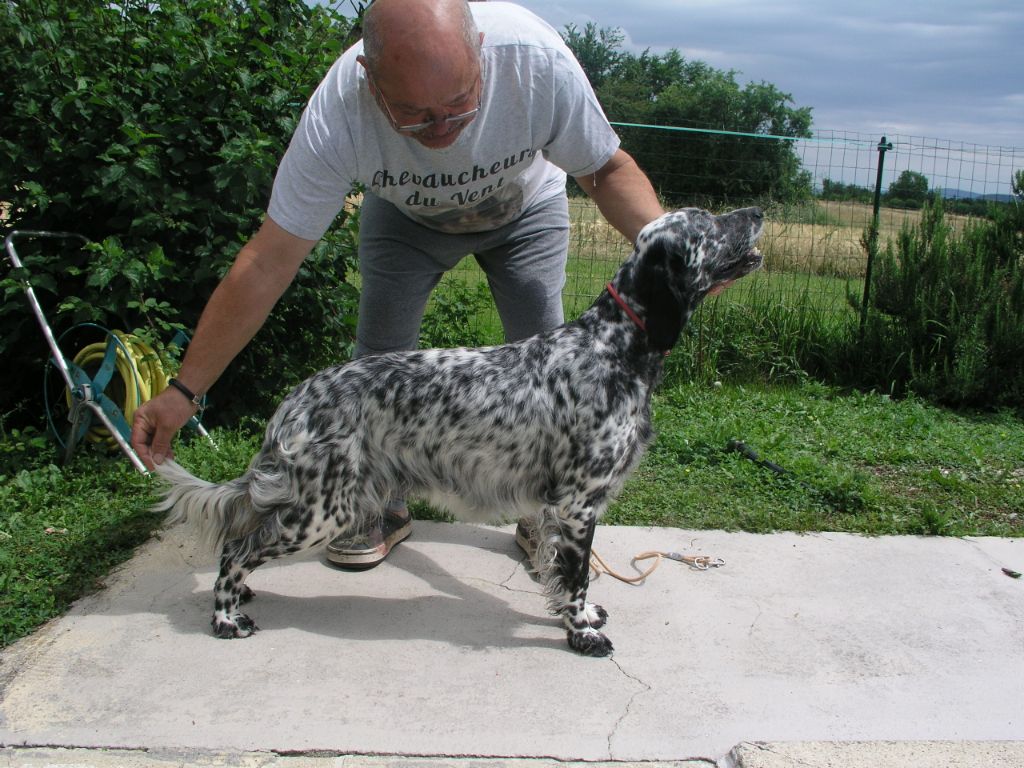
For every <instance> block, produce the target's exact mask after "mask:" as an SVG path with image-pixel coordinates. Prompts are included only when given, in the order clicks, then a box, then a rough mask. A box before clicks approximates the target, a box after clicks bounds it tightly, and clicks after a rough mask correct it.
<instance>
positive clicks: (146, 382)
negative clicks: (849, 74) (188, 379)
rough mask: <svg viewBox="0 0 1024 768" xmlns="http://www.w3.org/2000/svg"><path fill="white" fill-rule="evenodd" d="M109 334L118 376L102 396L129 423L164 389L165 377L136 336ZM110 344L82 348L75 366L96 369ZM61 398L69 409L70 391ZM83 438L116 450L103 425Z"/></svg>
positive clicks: (156, 358) (157, 360)
mask: <svg viewBox="0 0 1024 768" xmlns="http://www.w3.org/2000/svg"><path fill="white" fill-rule="evenodd" d="M110 333H111V335H112V336H113V337H114V339H115V340H116V341H115V343H116V344H117V347H116V360H115V367H116V371H117V373H116V376H114V377H113V378H111V381H110V385H108V388H107V390H106V392H105V394H106V396H107V397H109V398H110V399H111V400H112V401H113V402H114V404H115V405H117V406H118V408H120V410H121V413H123V414H124V418H125V420H126V421H127V422H128V423H129V424H131V423H132V416H133V414H134V413H135V411H136V409H137V408H138V407H139V406H140V405H142V404H143V403H145V402H146V401H147V400H150V399H151V398H153V397H155V396H156V395H158V394H160V393H161V392H163V391H164V390H165V389H166V388H167V378H168V376H167V372H166V371H164V368H163V365H161V363H160V356H159V355H158V354H157V353H156V351H155V350H154V349H153V348H152V347H151V346H149V345H148V344H146V343H145V342H144V341H142V340H141V339H140V338H139V337H138V336H134V335H132V334H128V333H123V332H121V331H111V332H110ZM109 343H110V342H109V341H107V342H97V343H95V344H89V345H88V346H86V347H83V348H82V349H81V350H80V351H79V352H78V354H77V355H75V358H74V361H73V362H74V364H75V365H76V366H78V367H79V368H81V369H82V370H86V371H88V370H92V369H94V368H98V367H99V366H100V365H101V364H102V362H103V359H104V357H105V356H106V354H107V346H108V344H109ZM118 384H120V386H118ZM64 396H65V399H66V401H67V404H68V407H69V408H71V407H72V400H71V392H70V391H66V390H65V393H64ZM86 439H87V440H89V441H90V442H92V443H104V444H106V445H107V446H108V447H110V448H117V445H118V444H117V441H116V440H115V439H114V437H113V435H111V434H110V432H109V430H107V428H106V427H104V426H93V427H91V428H90V429H89V431H88V432H87V433H86Z"/></svg>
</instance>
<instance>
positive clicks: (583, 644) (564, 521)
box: [543, 508, 612, 656]
mask: <svg viewBox="0 0 1024 768" xmlns="http://www.w3.org/2000/svg"><path fill="white" fill-rule="evenodd" d="M596 523H597V512H596V510H593V509H589V508H588V509H584V510H581V511H577V512H574V513H571V514H567V515H559V519H558V521H557V525H558V532H557V533H556V534H555V535H550V534H549V535H548V536H546V537H545V539H546V541H545V542H544V543H545V544H546V545H547V546H548V547H551V548H552V551H551V554H550V556H549V557H548V558H547V562H548V567H547V568H546V569H545V571H546V572H545V573H544V574H543V579H544V584H545V591H546V592H547V595H548V606H549V608H550V609H551V612H552V613H555V614H557V615H560V616H561V617H562V621H564V622H565V626H566V629H567V635H566V637H567V639H568V641H569V647H570V648H572V649H573V650H574V651H578V652H579V653H582V654H583V655H585V656H607V655H608V654H609V653H611V652H612V642H611V640H609V639H608V638H607V637H605V636H604V635H603V634H602V633H601V632H599V631H598V629H599V628H600V627H602V626H604V624H605V622H606V621H607V620H608V612H607V611H605V609H604V608H602V607H601V606H599V605H595V604H593V603H588V602H587V587H588V586H589V585H590V548H591V545H592V544H593V542H594V528H595V525H596Z"/></svg>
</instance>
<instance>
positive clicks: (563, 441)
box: [159, 208, 762, 656]
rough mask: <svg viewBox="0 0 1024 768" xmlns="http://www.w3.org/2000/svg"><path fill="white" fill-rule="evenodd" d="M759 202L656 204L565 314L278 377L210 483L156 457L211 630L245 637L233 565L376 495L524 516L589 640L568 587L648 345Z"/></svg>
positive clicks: (735, 241) (641, 418) (591, 613)
mask: <svg viewBox="0 0 1024 768" xmlns="http://www.w3.org/2000/svg"><path fill="white" fill-rule="evenodd" d="M761 229H762V214H761V211H760V210H758V209H756V208H745V209H742V210H738V211H734V212H732V213H727V214H724V215H721V216H715V215H712V214H710V213H708V212H706V211H702V210H698V209H693V208H691V209H685V210H681V211H675V212H673V213H668V214H665V215H664V216H662V217H660V218H659V219H656V220H655V221H653V222H651V223H650V224H649V225H648V226H646V227H645V228H644V229H643V231H642V232H641V233H640V235H639V237H638V238H637V244H636V248H635V249H634V251H633V254H632V255H631V256H630V258H629V259H628V260H627V261H626V262H625V264H623V265H622V267H621V268H620V269H619V271H618V274H617V275H616V276H615V278H614V279H613V280H612V281H611V282H610V283H609V284H608V288H607V290H606V291H604V292H603V293H602V294H601V296H600V297H598V299H597V301H596V302H595V303H594V304H593V306H591V307H590V309H588V310H587V311H586V312H585V313H584V314H583V315H582V316H581V317H580V318H579V319H578V320H576V321H575V322H572V323H568V324H566V325H563V326H560V327H559V328H556V329H554V330H552V331H550V332H548V333H542V334H540V335H537V336H533V337H531V338H528V339H525V340H524V341H520V342H517V343H514V344H505V345H502V346H497V347H487V348H483V349H446V350H445V349H436V350H427V351H417V352H398V353H391V354H383V355H377V356H374V357H365V358H361V359H359V360H355V361H353V362H350V363H347V364H345V365H340V366H337V367H335V368H329V369H327V370H325V371H321V372H320V373H317V374H315V375H314V376H312V377H311V378H309V379H307V380H306V381H304V382H303V383H302V384H300V385H299V386H298V387H297V388H296V389H295V390H294V391H292V392H291V394H289V395H288V396H287V397H286V398H285V400H284V402H282V403H281V406H280V407H279V408H278V410H277V412H276V413H275V414H274V416H273V418H272V419H271V420H270V423H269V424H268V426H267V432H266V436H265V439H264V441H263V446H262V447H261V448H260V451H259V453H257V454H256V456H255V457H254V458H253V460H252V463H251V465H250V467H249V469H248V470H247V471H246V472H245V474H244V475H242V476H241V477H239V478H238V479H236V480H232V481H230V482H227V483H223V484H221V485H214V484H211V483H207V482H205V481H202V480H199V479H198V478H195V477H193V476H192V475H190V474H189V473H188V472H186V471H185V470H184V469H182V468H181V467H180V466H178V465H177V464H174V463H173V462H166V463H164V464H163V465H161V466H160V467H159V473H160V474H161V475H162V476H163V477H164V478H165V479H166V480H168V481H170V483H171V487H170V489H169V490H168V491H167V495H166V497H165V498H164V500H163V502H162V503H161V505H160V508H161V509H165V510H166V509H171V508H173V509H174V511H175V514H174V518H175V519H192V520H195V521H198V522H199V523H200V525H201V526H202V527H204V528H205V531H206V533H207V534H208V535H210V536H211V538H213V539H215V540H217V541H218V542H221V543H223V554H222V555H221V560H220V573H219V576H218V578H217V582H216V585H215V587H214V594H215V603H214V608H215V610H214V613H213V630H214V633H215V634H216V635H217V636H218V637H246V636H248V635H250V634H252V632H253V631H254V630H255V629H256V626H255V625H254V624H253V622H252V620H251V619H250V618H249V617H248V616H246V615H245V614H243V613H241V612H240V611H239V604H240V603H241V602H244V601H245V600H247V599H248V598H249V597H251V595H252V593H251V591H250V590H249V588H248V587H246V586H245V580H246V577H248V575H249V574H250V573H251V572H252V571H253V569H255V568H257V567H258V566H259V565H261V564H263V563H265V562H266V561H268V560H270V559H272V558H276V557H280V556H282V555H286V554H289V553H292V552H297V551H299V550H304V549H308V548H310V547H313V546H316V545H319V544H324V543H326V542H328V541H330V540H331V539H332V538H334V537H335V536H336V535H338V534H339V533H346V532H354V531H356V530H358V529H361V528H363V529H365V527H366V526H367V525H369V524H370V523H372V522H376V521H379V519H380V518H379V516H380V514H381V510H382V509H384V506H385V503H386V502H387V501H388V500H389V499H391V498H407V497H414V496H422V497H426V498H429V499H432V500H434V501H440V503H442V504H443V505H444V506H446V507H448V508H450V509H452V511H453V512H454V513H455V514H456V516H457V517H459V518H460V519H463V520H473V521H481V520H492V521H493V520H496V519H499V518H503V519H511V518H514V517H515V516H520V515H524V514H525V515H529V516H530V517H531V518H533V519H535V520H536V521H538V522H537V528H536V531H537V534H538V551H537V554H536V556H535V562H534V567H535V568H536V569H537V570H538V573H539V576H540V578H541V581H542V583H543V585H544V589H545V593H546V595H547V598H548V607H549V609H550V610H551V611H552V613H554V614H556V615H560V616H561V617H562V619H563V621H564V622H565V625H566V627H567V628H568V641H569V645H570V647H572V648H573V649H575V650H577V651H579V652H580V653H583V654H587V655H592V656H604V655H606V654H608V653H610V652H611V650H612V644H611V642H610V641H609V640H608V638H606V637H605V636H604V635H603V634H602V633H601V632H599V631H598V629H599V628H600V627H601V626H602V625H603V624H604V623H605V620H606V619H607V616H608V614H607V613H606V612H605V611H604V609H603V608H601V607H600V606H598V605H593V604H591V603H588V602H586V598H587V586H588V583H589V575H590V574H589V560H590V547H591V542H592V541H593V538H594V525H595V522H596V521H597V519H598V518H599V517H600V516H601V514H602V513H603V512H604V510H605V508H606V507H607V505H608V503H609V501H610V500H611V499H612V498H613V496H614V495H615V494H616V493H617V492H618V491H619V489H620V488H621V487H622V484H623V483H624V482H625V480H626V477H627V476H628V475H629V473H630V471H631V470H632V469H633V467H634V466H635V465H636V464H637V462H638V461H639V459H640V456H641V454H642V452H643V450H644V449H645V447H646V446H647V444H648V443H649V442H650V440H651V438H652V435H653V432H652V429H651V424H650V401H651V391H652V389H653V388H654V386H655V384H656V383H657V381H658V380H659V378H660V376H661V373H662V369H663V365H664V356H665V354H666V353H667V352H668V350H669V349H671V348H672V346H673V345H674V344H675V343H676V340H677V339H678V337H679V334H680V332H681V331H682V328H683V326H684V325H685V324H686V322H687V320H688V319H689V317H690V315H691V313H692V312H693V311H694V309H695V308H696V307H697V305H698V304H699V303H700V301H701V299H703V298H704V297H705V296H706V295H707V294H708V292H709V291H712V290H713V289H716V288H721V287H722V286H724V285H726V284H728V283H730V282H732V281H733V280H735V279H737V278H739V277H742V276H743V275H746V274H748V273H749V272H752V271H753V270H755V269H757V268H758V267H760V266H761V254H760V253H759V252H758V251H757V249H756V248H755V247H754V243H755V241H756V240H757V238H758V236H759V235H760V234H761Z"/></svg>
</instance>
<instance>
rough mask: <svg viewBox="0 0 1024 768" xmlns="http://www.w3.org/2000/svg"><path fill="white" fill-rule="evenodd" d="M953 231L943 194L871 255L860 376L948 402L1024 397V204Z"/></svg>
mask: <svg viewBox="0 0 1024 768" xmlns="http://www.w3.org/2000/svg"><path fill="white" fill-rule="evenodd" d="M991 215H992V220H989V221H979V222H975V223H972V224H969V225H968V226H966V227H965V228H964V229H963V231H962V232H960V233H958V234H957V233H954V232H953V230H952V228H951V227H950V225H949V224H947V223H946V221H945V218H944V216H943V205H942V201H941V200H939V199H938V198H936V200H935V201H934V202H932V203H931V204H930V205H926V206H925V209H924V211H923V213H922V217H921V222H920V224H919V225H917V226H915V227H910V226H905V227H904V229H903V230H902V231H901V233H900V235H899V237H898V238H897V240H896V242H895V243H891V242H890V243H889V244H888V245H887V247H886V248H885V250H884V251H880V252H879V253H878V255H877V259H878V261H877V264H876V265H875V271H874V276H873V279H872V285H871V306H870V311H869V313H868V316H867V322H866V324H865V327H864V331H863V335H862V336H860V337H857V338H851V339H850V341H849V354H850V355H851V357H853V358H854V359H856V360H858V361H860V366H859V377H860V382H861V383H865V384H868V385H869V386H870V385H877V384H878V383H882V384H883V386H885V387H886V388H888V389H890V390H892V391H894V392H896V393H900V392H904V391H907V390H911V391H913V392H915V393H917V394H919V395H921V396H924V397H928V398H931V399H934V400H937V401H939V402H944V403H947V404H951V405H985V406H993V405H1008V406H1013V405H1017V406H1019V404H1020V403H1021V402H1024V333H1022V329H1024V212H1021V211H1020V210H1019V209H1018V208H1017V207H1016V206H999V207H998V208H994V209H993V212H992V214H991Z"/></svg>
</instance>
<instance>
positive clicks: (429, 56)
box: [363, 0, 480, 74]
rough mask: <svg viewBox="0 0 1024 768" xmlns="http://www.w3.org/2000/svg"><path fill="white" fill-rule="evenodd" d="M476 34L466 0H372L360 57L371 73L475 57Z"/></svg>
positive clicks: (478, 47) (365, 21) (459, 62)
mask: <svg viewBox="0 0 1024 768" xmlns="http://www.w3.org/2000/svg"><path fill="white" fill-rule="evenodd" d="M479 53H480V36H479V34H478V33H477V29H476V23H475V22H474V21H473V14H472V13H471V12H470V10H469V3H468V2H466V0H376V2H374V3H373V4H372V5H371V6H370V7H369V9H367V11H366V15H365V17H364V18H363V56H364V57H365V59H366V64H367V66H368V68H369V70H370V71H371V72H373V73H375V74H377V73H384V72H388V71H394V69H395V68H397V69H399V70H401V69H406V68H408V67H427V68H436V67H438V66H443V65H444V64H446V63H447V62H449V61H450V62H451V63H452V64H453V65H455V66H458V65H461V64H463V63H464V62H465V61H466V60H469V59H472V60H475V59H476V58H477V57H478V56H479Z"/></svg>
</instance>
